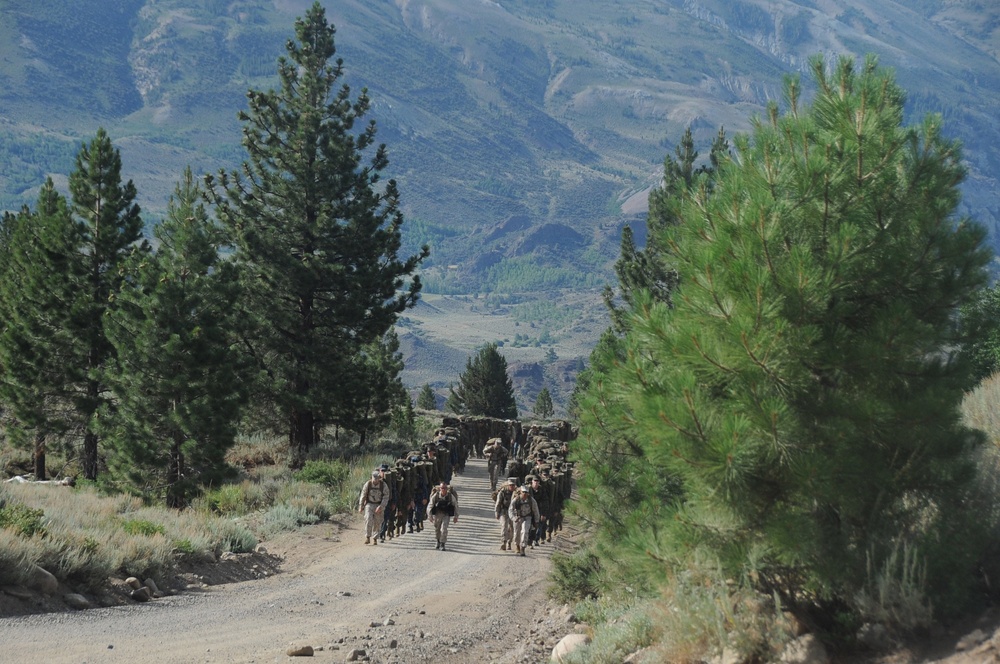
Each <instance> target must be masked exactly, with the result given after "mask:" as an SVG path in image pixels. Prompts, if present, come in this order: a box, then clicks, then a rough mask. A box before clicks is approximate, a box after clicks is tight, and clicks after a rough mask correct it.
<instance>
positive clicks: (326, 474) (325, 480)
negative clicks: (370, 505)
mask: <svg viewBox="0 0 1000 664" xmlns="http://www.w3.org/2000/svg"><path fill="white" fill-rule="evenodd" d="M350 473H351V469H350V467H349V466H348V465H347V464H346V463H344V462H343V461H341V460H339V459H334V460H333V461H321V460H310V461H306V463H305V466H303V468H302V470H300V471H298V472H297V473H295V479H297V480H299V481H302V482H313V483H315V484H322V485H324V486H326V487H327V488H330V489H333V488H336V487H339V486H340V485H341V484H343V483H344V481H345V480H346V479H347V478H348V476H349V475H350Z"/></svg>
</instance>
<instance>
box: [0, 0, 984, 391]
mask: <svg viewBox="0 0 1000 664" xmlns="http://www.w3.org/2000/svg"><path fill="white" fill-rule="evenodd" d="M309 4H311V0H232V1H230V0H209V1H207V2H200V3H194V2H191V1H190V0H158V1H157V2H152V1H151V0H108V1H106V2H100V3H80V2H70V1H69V0H49V1H48V2H46V3H31V2H28V0H0V209H15V208H17V207H19V206H20V205H22V204H25V203H33V201H34V197H35V192H36V191H37V187H38V186H39V185H40V184H41V182H42V180H43V179H44V176H45V175H46V174H53V175H55V176H56V181H57V183H59V182H62V181H64V179H65V175H66V174H67V173H68V171H69V170H70V169H71V168H72V156H73V154H75V152H76V150H77V149H78V148H79V145H80V142H81V141H82V140H89V138H90V137H92V136H93V134H94V132H95V131H96V129H97V127H99V126H104V127H106V128H107V129H108V131H109V133H110V134H111V136H112V139H113V140H114V142H115V145H116V146H118V147H119V148H120V149H121V150H122V155H123V161H124V174H125V177H127V178H132V179H133V180H135V182H136V185H137V186H138V189H139V192H140V202H141V203H142V205H143V207H144V210H145V218H146V219H147V221H150V222H152V221H155V220H156V218H157V217H158V216H159V215H160V214H161V213H162V210H163V209H164V208H165V205H166V201H167V198H168V197H169V195H170V193H171V192H172V190H173V187H174V183H175V182H176V180H177V179H178V177H179V176H180V174H181V172H182V171H183V168H184V167H185V166H187V165H191V166H192V168H193V169H194V170H195V171H196V172H211V171H215V170H217V169H219V168H232V167H234V166H235V165H237V164H238V163H239V161H240V160H241V159H242V148H241V147H240V140H241V134H240V127H239V124H238V122H237V120H236V114H237V112H238V111H239V110H242V109H244V108H245V107H246V99H245V93H246V90H247V88H249V87H257V88H266V87H272V86H273V85H275V81H276V78H275V76H274V71H275V62H276V59H277V57H278V56H279V55H282V54H283V52H284V50H283V46H284V43H285V41H286V40H287V39H288V38H290V37H291V36H292V23H293V20H294V18H295V17H296V16H300V15H302V14H303V13H304V11H305V10H306V8H307V7H308V6H309ZM324 5H325V6H326V7H327V16H328V19H329V20H330V21H331V22H332V23H333V24H334V25H335V26H336V27H337V45H338V55H339V56H341V57H342V58H343V59H344V67H345V76H344V81H345V82H347V83H348V84H350V85H351V87H352V89H353V90H354V92H355V93H357V92H359V91H360V90H361V89H362V88H363V87H366V88H367V89H368V91H369V94H370V96H371V98H372V102H373V104H372V112H371V114H370V116H371V117H372V118H374V119H375V120H376V121H377V122H378V126H379V140H381V141H384V142H386V143H387V145H388V148H389V157H390V167H389V169H388V175H389V176H390V177H394V178H396V179H397V180H398V181H399V185H400V191H401V193H402V201H403V206H404V212H405V214H406V218H407V223H406V224H405V225H404V235H405V242H406V246H405V249H406V250H407V251H412V250H414V249H415V248H416V247H418V246H419V245H420V244H423V243H428V244H430V245H431V250H432V254H431V258H430V259H429V260H428V261H427V262H426V263H425V265H424V268H423V270H422V272H423V277H424V280H425V284H426V289H425V290H426V292H428V293H430V292H435V291H436V292H452V293H476V292H480V293H486V292H491V291H496V292H501V293H508V292H525V291H532V292H537V293H543V292H549V291H551V289H560V288H562V289H565V288H576V289H582V288H587V289H589V291H588V292H590V293H597V292H599V288H600V286H601V285H602V284H603V283H604V282H607V281H609V280H610V279H612V277H611V272H610V266H611V264H612V262H613V261H614V259H615V258H616V256H617V252H618V243H619V238H620V232H621V228H622V226H623V225H624V224H626V223H631V224H633V225H634V226H639V227H641V223H642V218H643V215H644V210H645V198H646V196H647V191H648V188H649V187H650V186H652V185H654V184H655V183H656V182H657V181H658V179H659V176H660V174H661V173H662V163H663V158H664V156H665V155H666V154H667V153H668V152H670V151H672V149H673V146H674V143H675V141H676V140H677V139H678V138H679V137H680V136H681V134H682V133H683V131H684V129H685V128H686V127H688V126H690V127H692V129H693V131H694V133H695V138H696V141H697V145H698V149H699V150H700V151H701V153H702V154H703V155H707V152H708V147H709V145H710V143H711V140H712V138H713V137H714V136H715V134H716V132H717V131H718V128H719V127H720V126H724V127H725V128H726V130H727V131H728V132H729V133H730V134H732V133H733V132H735V131H739V130H742V129H744V128H746V127H747V124H748V119H749V117H750V116H751V115H752V114H754V113H761V112H762V111H763V109H764V105H765V104H766V103H767V102H768V101H769V100H772V99H780V95H781V83H782V77H783V76H785V75H787V74H789V73H794V72H804V71H805V70H806V69H807V66H808V65H807V62H808V59H809V57H810V56H812V55H813V54H816V53H824V54H826V55H827V56H828V57H831V58H832V57H835V56H837V55H839V54H843V53H850V54H854V55H856V56H859V57H860V56H863V55H864V54H865V53H867V52H875V53H877V54H879V56H880V62H881V63H882V64H883V65H887V66H892V67H894V68H895V69H896V70H897V78H898V81H899V83H900V84H901V85H902V86H903V87H904V88H905V89H906V90H907V93H908V99H909V104H908V109H909V118H908V122H915V121H917V120H918V119H919V118H920V117H921V116H922V115H923V114H924V113H927V112H940V113H942V114H943V116H944V118H945V131H946V132H947V134H948V135H949V136H955V137H959V138H961V139H962V140H963V142H964V143H965V146H966V147H965V156H966V159H967V161H968V163H969V166H970V174H969V180H968V183H967V186H966V187H965V201H964V207H963V210H962V211H963V213H969V214H971V215H972V216H974V217H975V218H977V219H979V220H980V221H981V222H983V223H984V224H985V225H986V226H987V227H988V229H989V231H990V235H991V242H992V243H993V245H994V246H1000V232H998V228H1000V186H998V182H997V174H998V173H1000V123H998V122H997V120H998V118H997V115H996V109H997V108H1000V63H998V54H1000V7H993V6H991V3H983V2H976V1H975V0H952V1H950V2H947V3H942V2H939V1H937V0H906V1H899V2H891V1H889V2H885V1H880V2H873V1H872V0H865V1H862V0H797V1H793V0H699V1H694V0H628V1H625V0H619V1H617V2H609V1H606V0H500V1H499V2H492V1H488V0H338V2H329V1H327V2H324ZM809 79H810V77H809V75H808V74H805V75H804V76H803V80H804V81H806V82H808V81H809ZM640 235H641V234H640ZM540 297H546V296H545V295H541V296H540ZM593 297H596V295H594V296H593ZM599 328H600V326H599V325H597V326H594V329H596V330H599ZM571 329H572V328H571V327H570V326H562V327H558V328H557V327H555V326H553V327H552V329H551V330H550V331H551V332H553V333H556V332H559V331H560V330H565V335H566V336H564V337H562V339H563V342H565V341H566V340H567V339H569V338H571V336H572V334H574V333H573V332H572V331H571ZM584 334H587V335H591V336H589V337H588V338H587V339H586V341H587V342H588V343H590V344H592V343H593V342H594V341H595V340H596V333H595V332H594V331H593V330H591V329H589V328H588V331H586V332H584ZM493 338H495V339H496V338H502V337H499V336H498V335H496V334H494V335H493ZM442 339H443V337H437V338H436V340H435V339H433V338H432V339H430V340H429V341H430V342H432V343H429V345H427V346H425V351H424V352H430V351H427V350H426V349H428V348H429V349H434V348H436V347H437V346H435V343H440V342H441V340H442ZM473 339H477V340H478V339H479V337H478V336H476V335H469V336H467V337H465V338H462V337H460V336H458V335H453V336H451V337H450V338H449V339H448V342H449V343H452V344H458V347H462V348H469V347H471V346H472V345H474V343H473ZM586 348H587V343H584V344H583V345H582V346H581V347H580V348H578V349H575V350H574V351H573V354H574V355H580V356H585V355H586ZM508 350H511V349H510V348H509V347H508ZM539 352H541V351H539ZM536 359H537V358H530V357H529V358H525V359H524V360H522V359H521V358H514V361H536ZM566 359H569V358H568V357H567V358H566ZM455 363H456V362H455V358H449V359H448V361H447V362H445V363H444V364H448V365H449V367H452V366H454V365H455ZM417 364H418V363H417V362H416V361H415V362H414V366H415V367H416V366H417ZM431 364H433V363H429V364H428V363H426V362H425V363H423V364H421V365H420V366H421V367H422V368H421V370H420V376H421V378H420V379H421V381H423V379H424V378H427V377H429V376H431V374H428V373H427V367H429V366H431ZM432 382H433V381H432ZM436 384H438V385H441V384H446V380H445V379H444V378H442V377H441V376H440V375H439V379H438V380H437V381H436ZM550 389H552V388H550ZM532 398H533V397H532Z"/></svg>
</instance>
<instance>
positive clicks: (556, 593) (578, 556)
mask: <svg viewBox="0 0 1000 664" xmlns="http://www.w3.org/2000/svg"><path fill="white" fill-rule="evenodd" d="M551 560H552V572H551V575H550V578H551V579H552V582H553V584H552V586H551V588H550V589H549V594H550V596H551V597H553V598H554V599H557V600H559V601H561V602H576V601H579V600H581V599H587V598H591V597H596V596H597V595H598V594H599V593H600V589H601V581H600V578H599V575H600V573H601V561H600V559H599V558H598V557H597V556H596V555H594V554H593V553H592V552H591V551H590V550H589V549H588V548H586V547H583V548H580V549H578V550H577V551H574V552H573V553H572V554H570V555H565V554H562V553H559V552H558V551H557V552H555V553H553V554H552V559H551Z"/></svg>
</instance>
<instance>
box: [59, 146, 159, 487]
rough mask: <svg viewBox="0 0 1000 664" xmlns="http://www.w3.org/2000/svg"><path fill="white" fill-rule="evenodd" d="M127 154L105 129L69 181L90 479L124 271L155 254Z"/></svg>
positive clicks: (75, 387) (73, 383)
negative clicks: (125, 163)
mask: <svg viewBox="0 0 1000 664" xmlns="http://www.w3.org/2000/svg"><path fill="white" fill-rule="evenodd" d="M121 169H122V160H121V154H120V153H119V152H118V150H117V149H116V148H115V147H114V146H112V144H111V139H110V138H109V137H108V134H107V132H105V131H104V129H99V130H98V131H97V135H96V136H95V137H94V140H93V141H91V142H90V143H85V144H84V145H83V147H82V148H81V149H80V152H79V153H78V154H77V156H76V167H75V169H74V170H73V172H72V173H70V176H69V190H70V195H71V205H70V212H71V214H72V218H73V221H74V232H75V238H74V239H75V242H74V243H73V244H74V245H75V254H74V256H73V261H74V262H75V263H76V267H75V268H74V270H73V274H74V275H77V278H78V283H77V284H76V286H77V290H76V293H75V297H74V299H73V301H72V302H71V303H70V311H71V312H72V317H71V319H70V320H69V326H68V329H67V330H66V332H68V333H69V335H71V336H70V337H69V338H68V339H67V340H66V341H67V344H66V350H67V357H66V361H67V362H68V363H69V364H68V365H67V368H68V369H69V371H70V373H71V375H70V381H69V384H68V386H69V388H70V389H71V390H72V392H73V395H72V398H73V402H74V408H75V411H76V416H77V419H78V422H79V426H80V427H81V428H82V430H83V454H82V464H83V474H84V477H85V478H87V479H90V480H95V479H97V473H98V433H97V429H96V427H95V422H94V416H95V415H96V414H97V412H98V410H99V409H100V407H101V406H102V404H104V403H105V401H106V399H107V396H108V386H107V384H106V382H105V380H104V370H105V368H106V367H107V363H108V361H109V360H111V359H112V358H113V355H114V347H113V346H112V345H111V342H110V341H109V340H108V338H107V336H106V335H105V333H104V316H105V314H106V313H107V312H108V311H109V309H110V308H111V307H112V306H113V305H112V304H111V302H112V300H113V299H114V295H115V293H117V291H118V289H119V287H120V286H121V283H122V278H123V277H122V271H121V265H122V263H123V261H124V260H125V259H126V258H127V257H128V256H130V255H131V254H133V253H134V252H138V253H140V254H142V253H147V252H148V251H149V245H148V243H147V242H146V241H145V240H144V239H143V235H142V229H143V223H142V218H141V217H140V216H139V206H138V204H136V203H135V197H136V189H135V185H133V184H132V181H131V180H129V181H128V182H125V183H123V182H122V175H121Z"/></svg>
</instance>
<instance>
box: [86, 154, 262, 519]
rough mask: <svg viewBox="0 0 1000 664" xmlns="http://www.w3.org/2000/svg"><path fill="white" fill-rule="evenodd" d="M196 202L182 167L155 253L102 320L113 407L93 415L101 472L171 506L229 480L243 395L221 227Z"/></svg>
mask: <svg viewBox="0 0 1000 664" xmlns="http://www.w3.org/2000/svg"><path fill="white" fill-rule="evenodd" d="M201 198H202V194H201V190H200V188H199V187H198V185H197V183H196V182H195V180H194V177H193V176H192V174H191V170H190V168H189V169H187V170H186V171H185V174H184V179H183V180H182V181H181V182H180V183H178V185H177V188H176V190H175V193H174V196H173V197H172V198H171V200H170V205H169V208H168V211H167V218H166V219H164V220H163V222H161V223H160V224H159V225H158V226H157V227H156V229H155V233H156V238H157V240H158V241H159V242H158V247H157V251H156V253H155V254H154V255H152V256H147V255H144V254H139V255H136V256H134V257H133V258H132V259H131V260H130V261H128V262H127V264H126V266H125V267H124V272H125V274H126V275H127V284H128V285H127V287H125V288H123V289H122V291H121V292H120V293H119V294H118V296H117V298H116V307H115V308H114V309H112V310H111V311H110V312H109V315H108V316H106V318H105V321H106V329H107V335H108V338H109V339H110V341H111V343H112V345H113V346H114V349H115V361H114V362H113V363H111V366H110V367H109V372H108V375H109V384H110V385H111V388H112V390H113V393H114V396H115V399H114V406H113V408H112V407H110V406H108V407H106V409H105V411H104V416H103V417H102V418H101V420H102V424H103V426H102V429H103V430H104V431H106V432H107V434H108V436H107V439H108V440H109V442H110V443H111V445H110V447H113V450H114V453H113V454H111V455H109V456H110V457H111V459H110V460H109V466H110V467H111V470H112V471H114V472H116V473H117V474H118V475H119V476H123V477H124V478H126V479H127V480H128V481H129V482H130V483H131V484H132V485H133V486H135V487H138V488H140V489H141V488H143V487H148V486H151V485H152V486H155V487H156V489H155V491H156V493H157V494H159V495H161V496H164V497H165V501H166V505H167V506H168V507H175V508H180V507H184V506H186V505H187V504H188V503H189V501H190V499H191V498H192V497H193V496H194V495H196V493H197V492H198V491H199V489H200V487H202V486H206V485H210V484H214V483H217V482H218V481H219V480H220V479H222V478H224V477H225V476H227V474H229V471H230V468H229V467H228V465H227V464H226V461H225V458H224V457H225V453H226V451H227V450H228V449H229V448H230V447H231V446H232V444H233V441H234V439H235V435H236V424H237V420H238V419H239V415H240V411H241V406H242V404H243V402H244V397H245V389H244V387H243V386H244V383H245V381H244V376H241V374H240V365H239V357H238V356H237V354H236V352H235V350H234V348H233V346H234V340H233V337H232V335H231V331H232V328H233V312H234V306H233V303H234V301H235V298H236V292H237V290H236V280H235V275H234V270H233V268H232V265H231V264H230V263H229V262H228V261H224V260H220V258H219V245H220V241H221V237H222V236H221V234H220V229H219V227H218V226H217V225H216V224H214V223H213V222H212V221H211V220H210V219H209V217H208V213H207V212H206V211H205V208H204V205H202V204H201Z"/></svg>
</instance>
